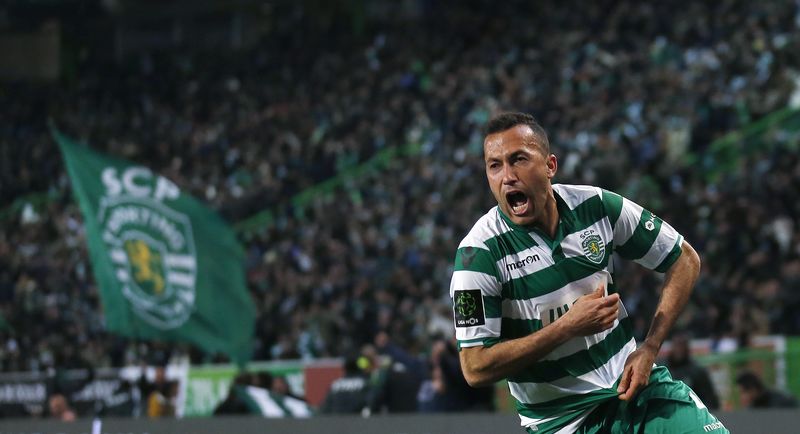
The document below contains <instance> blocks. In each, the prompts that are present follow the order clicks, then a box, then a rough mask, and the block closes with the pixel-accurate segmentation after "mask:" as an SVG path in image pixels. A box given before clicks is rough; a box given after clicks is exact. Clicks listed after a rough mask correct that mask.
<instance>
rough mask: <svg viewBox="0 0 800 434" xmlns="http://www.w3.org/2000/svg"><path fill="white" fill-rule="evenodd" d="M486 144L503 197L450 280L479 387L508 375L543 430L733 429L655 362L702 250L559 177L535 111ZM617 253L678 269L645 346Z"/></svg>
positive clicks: (459, 330)
mask: <svg viewBox="0 0 800 434" xmlns="http://www.w3.org/2000/svg"><path fill="white" fill-rule="evenodd" d="M483 149H484V159H485V163H486V177H487V178H488V181H489V188H490V189H491V191H492V194H494V197H495V199H496V200H497V204H498V205H497V206H496V207H494V208H492V209H491V210H489V212H488V213H486V214H485V215H484V216H483V217H481V218H480V219H479V220H478V221H477V223H476V224H475V226H474V227H473V228H472V230H470V232H469V234H468V235H467V236H466V237H465V238H464V240H463V241H462V242H461V244H460V245H459V247H458V251H457V253H456V259H455V270H454V272H453V277H452V282H451V285H450V295H451V297H452V299H453V306H454V321H455V326H456V338H457V339H458V344H459V349H460V352H459V356H460V359H461V365H462V369H463V371H464V376H465V378H466V380H467V382H468V383H469V384H470V385H471V386H475V387H478V386H487V385H491V384H492V383H494V382H496V381H498V380H500V379H503V378H505V379H507V380H508V385H509V389H510V391H511V395H512V396H513V397H514V398H515V400H516V407H517V411H518V412H519V415H520V419H521V421H522V426H524V427H525V428H526V429H527V431H528V432H529V433H534V432H535V433H537V434H538V433H572V432H580V433H601V432H602V433H627V432H630V433H639V432H680V433H689V432H698V433H708V432H710V433H714V434H719V433H726V432H728V431H727V429H726V428H725V427H724V426H723V425H722V423H720V422H719V421H718V420H717V419H716V418H715V417H714V416H713V415H711V414H710V413H709V411H708V409H707V408H706V407H705V405H703V403H702V402H701V401H700V399H699V398H697V396H696V395H695V394H694V392H692V390H691V389H690V388H689V387H688V386H686V385H685V384H684V383H681V382H679V381H674V380H673V379H672V378H671V377H670V375H669V372H668V371H667V369H666V368H664V367H662V366H655V365H654V363H653V362H654V360H655V358H656V355H657V354H658V351H659V348H661V344H662V343H663V341H664V339H665V338H666V337H667V335H668V334H669V330H670V328H671V327H672V325H673V324H674V323H675V320H676V318H677V316H678V314H679V313H680V312H681V310H682V309H683V307H684V305H685V304H686V301H687V299H688V298H689V294H690V293H691V290H692V287H693V285H694V282H695V280H696V278H697V275H698V272H699V270H700V259H699V257H698V255H697V253H696V252H695V251H694V249H693V248H692V246H691V245H689V243H688V242H686V241H685V240H684V239H683V237H682V236H681V235H680V234H678V233H677V232H676V231H675V230H674V229H673V228H672V227H671V226H670V225H668V224H667V223H666V222H663V221H662V220H661V219H660V218H658V217H657V216H656V215H654V214H653V213H651V212H649V211H647V210H644V209H642V207H640V206H639V205H637V204H635V203H633V202H631V201H629V200H628V199H625V198H623V197H621V196H620V195H618V194H616V193H613V192H610V191H606V190H603V189H600V188H597V187H591V186H577V185H565V184H551V180H552V179H553V177H554V176H555V174H556V171H557V169H558V163H557V160H556V157H555V155H553V154H551V153H550V144H549V142H548V138H547V134H546V133H545V131H544V129H542V127H541V126H540V125H539V124H538V123H537V122H536V121H535V120H534V118H533V117H532V116H530V115H528V114H524V113H505V114H501V115H499V116H497V117H495V118H493V119H491V120H490V121H489V123H488V125H487V136H486V138H485V140H484V145H483ZM613 253H617V254H618V255H619V256H621V257H623V258H625V259H629V260H633V261H635V262H637V263H638V264H640V265H642V266H644V267H647V268H649V269H652V270H655V271H656V272H660V273H666V276H665V279H664V284H663V288H662V290H661V299H660V300H659V302H658V306H657V308H656V313H655V317H654V318H653V321H652V323H651V326H650V329H649V332H648V334H647V337H646V339H645V340H644V342H642V344H641V346H639V347H638V348H637V345H636V341H635V339H634V338H633V333H632V328H631V324H630V320H629V318H628V316H627V313H626V311H625V307H624V306H623V304H622V301H621V300H620V297H619V294H618V293H617V288H616V286H615V283H614V269H613V262H612V261H611V255H612V254H613ZM643 428H646V429H645V430H644V431H642V429H643Z"/></svg>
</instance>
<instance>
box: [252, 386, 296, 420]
mask: <svg viewBox="0 0 800 434" xmlns="http://www.w3.org/2000/svg"><path fill="white" fill-rule="evenodd" d="M247 394H248V395H250V398H252V399H253V401H255V402H256V404H258V408H259V409H260V410H261V414H262V415H263V416H265V417H285V416H286V413H285V412H284V411H283V409H282V408H281V407H280V406H279V405H278V404H277V403H276V402H275V401H274V400H273V399H272V397H271V396H269V392H268V391H267V390H266V389H262V388H260V387H253V386H247Z"/></svg>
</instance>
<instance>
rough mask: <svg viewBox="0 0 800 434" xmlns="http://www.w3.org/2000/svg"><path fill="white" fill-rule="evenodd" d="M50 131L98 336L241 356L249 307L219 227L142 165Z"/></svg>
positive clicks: (237, 253) (229, 241)
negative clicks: (87, 266) (73, 202)
mask: <svg viewBox="0 0 800 434" xmlns="http://www.w3.org/2000/svg"><path fill="white" fill-rule="evenodd" d="M53 135H54V137H55V139H56V142H58V144H59V147H60V148H61V152H62V154H63V156H64V161H65V162H66V167H67V172H68V173H69V177H70V180H71V182H72V189H73V193H74V195H75V197H76V199H77V201H78V204H79V206H80V209H81V212H82V214H83V218H84V224H85V228H86V239H87V242H88V246H89V254H90V257H91V262H92V269H93V272H94V277H95V280H96V281H97V285H98V287H99V288H100V295H101V299H102V303H103V309H104V316H105V323H106V327H107V328H108V330H109V331H111V332H115V333H119V334H121V335H125V336H130V337H136V338H143V339H162V340H173V341H184V342H191V343H194V344H195V345H197V346H198V347H200V348H202V349H204V350H205V351H208V352H211V353H214V352H223V353H226V354H228V355H229V356H230V357H231V359H233V360H235V361H237V362H240V363H243V362H246V361H247V360H249V358H250V355H251V350H252V336H253V326H254V322H255V311H254V308H253V303H252V302H251V300H250V295H249V293H248V291H247V287H246V285H245V279H244V268H243V258H244V253H243V250H242V248H241V246H240V245H239V243H238V241H237V240H236V236H235V235H234V233H233V231H232V230H231V229H230V228H229V227H228V225H226V224H225V222H224V221H223V220H222V219H221V218H220V217H219V216H217V215H216V214H215V213H214V212H213V211H212V210H210V209H208V208H207V207H206V206H204V205H203V204H201V203H200V202H199V201H197V200H196V199H194V198H193V197H191V196H190V195H188V194H186V193H183V192H181V190H180V189H179V188H178V186H177V185H175V184H174V183H173V182H172V181H170V180H168V179H167V178H164V177H162V176H159V175H157V174H154V173H153V172H152V171H150V169H148V168H146V167H143V166H139V165H136V164H133V163H131V162H128V161H124V160H120V159H116V158H112V157H109V156H105V155H102V154H100V153H97V152H94V151H92V150H90V149H89V148H88V147H86V146H82V145H79V144H77V143H75V142H73V141H72V140H70V139H69V138H67V137H65V136H64V135H62V134H61V133H59V132H57V131H54V133H53Z"/></svg>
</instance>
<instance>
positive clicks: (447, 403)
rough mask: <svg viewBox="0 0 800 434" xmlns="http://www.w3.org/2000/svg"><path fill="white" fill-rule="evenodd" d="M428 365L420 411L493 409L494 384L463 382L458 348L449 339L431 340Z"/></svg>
mask: <svg viewBox="0 0 800 434" xmlns="http://www.w3.org/2000/svg"><path fill="white" fill-rule="evenodd" d="M431 366H432V369H431V380H430V383H428V385H427V386H426V389H427V390H426V391H425V392H424V393H422V394H420V402H419V404H420V410H421V411H425V412H453V411H456V412H458V411H473V412H474V411H494V395H495V390H494V387H493V386H492V387H483V388H473V387H470V386H469V384H467V381H466V380H465V379H464V374H463V372H462V371H461V362H460V360H459V358H458V351H457V350H456V349H455V347H454V346H453V345H452V344H451V343H450V340H445V339H439V340H437V341H436V342H434V344H433V347H432V348H431Z"/></svg>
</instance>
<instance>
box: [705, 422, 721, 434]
mask: <svg viewBox="0 0 800 434" xmlns="http://www.w3.org/2000/svg"><path fill="white" fill-rule="evenodd" d="M720 428H725V426H723V425H722V422H715V423H710V424H708V425H704V426H703V431H705V432H711V431H716V430H718V429H720Z"/></svg>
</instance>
